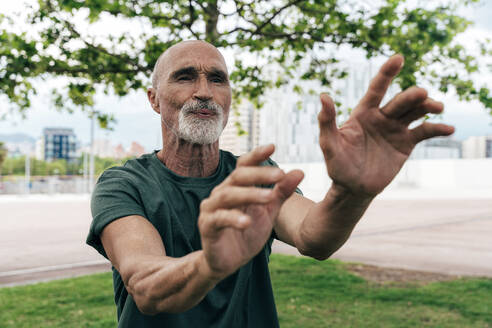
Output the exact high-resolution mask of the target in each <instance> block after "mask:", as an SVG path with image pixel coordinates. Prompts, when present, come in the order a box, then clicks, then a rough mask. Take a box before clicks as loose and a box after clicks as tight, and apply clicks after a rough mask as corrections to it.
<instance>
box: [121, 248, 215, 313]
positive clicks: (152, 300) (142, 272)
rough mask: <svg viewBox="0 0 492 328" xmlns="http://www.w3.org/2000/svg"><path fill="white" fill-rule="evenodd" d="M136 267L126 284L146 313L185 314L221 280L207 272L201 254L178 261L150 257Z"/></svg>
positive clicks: (191, 254)
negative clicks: (184, 312)
mask: <svg viewBox="0 0 492 328" xmlns="http://www.w3.org/2000/svg"><path fill="white" fill-rule="evenodd" d="M138 266H139V268H137V269H135V270H134V272H132V273H131V274H129V275H128V278H127V279H126V281H125V285H126V287H127V289H128V292H129V293H130V294H131V295H132V296H133V298H134V300H135V303H136V304H137V306H138V308H139V309H140V311H142V312H143V313H145V314H157V313H160V312H169V313H179V312H183V311H186V310H188V309H190V308H192V307H193V306H195V305H196V304H198V303H199V302H200V301H201V300H202V299H203V298H204V297H205V295H206V294H207V293H208V292H209V291H210V290H211V289H212V288H213V287H214V286H215V285H216V284H217V283H218V282H219V281H220V278H219V277H216V276H213V275H212V274H211V272H210V271H209V269H208V265H207V264H206V262H205V259H204V256H203V252H202V251H197V252H193V253H190V254H188V255H186V256H184V257H181V258H171V257H164V258H149V259H145V260H143V261H141V262H140V263H139V264H138Z"/></svg>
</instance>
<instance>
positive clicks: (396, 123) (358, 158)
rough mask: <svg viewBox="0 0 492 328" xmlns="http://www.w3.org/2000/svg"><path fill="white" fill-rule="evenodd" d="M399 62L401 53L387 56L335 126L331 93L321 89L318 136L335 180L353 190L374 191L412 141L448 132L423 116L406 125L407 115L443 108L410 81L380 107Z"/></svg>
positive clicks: (383, 183)
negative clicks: (412, 125)
mask: <svg viewBox="0 0 492 328" xmlns="http://www.w3.org/2000/svg"><path fill="white" fill-rule="evenodd" d="M402 65H403V57H402V56H401V55H395V56H393V57H391V58H390V59H388V61H387V62H386V63H385V64H384V65H383V66H382V67H381V69H380V70H379V72H378V74H377V75H376V77H375V78H374V79H373V80H372V81H371V83H370V85H369V88H368V90H367V92H366V94H365V96H364V97H363V98H362V100H361V101H360V102H359V104H358V105H357V107H356V108H355V109H354V111H353V112H352V114H351V116H350V118H349V119H348V120H347V122H345V124H343V125H342V127H340V128H337V125H336V121H335V118H336V113H335V107H334V104H333V101H332V99H331V98H330V97H329V96H328V95H325V94H322V95H321V97H320V98H321V103H322V109H321V112H320V113H319V115H318V121H319V126H320V138H319V140H320V146H321V150H322V151H323V155H324V157H325V162H326V166H327V170H328V174H329V175H330V177H331V179H332V180H333V182H334V185H335V186H338V187H342V188H344V189H346V190H348V191H349V192H351V193H354V194H364V195H368V196H375V195H376V194H378V193H380V192H381V191H382V190H383V189H384V188H385V187H386V186H387V185H388V184H389V183H390V182H391V181H392V180H393V178H394V177H395V176H396V174H397V173H398V171H399V170H400V169H401V167H402V166H403V164H404V163H405V161H406V160H407V158H408V157H409V155H410V153H411V151H412V149H413V148H414V147H415V145H416V144H417V143H419V142H420V141H422V140H425V139H429V138H432V137H436V136H447V135H450V134H452V133H453V132H454V128H453V127H452V126H449V125H445V124H434V123H429V122H424V123H422V124H420V125H419V126H417V127H415V128H413V129H409V125H410V123H412V122H413V121H415V120H418V119H420V118H422V117H423V116H425V115H426V114H428V113H441V112H442V111H443V109H444V106H443V104H442V103H441V102H438V101H435V100H433V99H431V98H429V97H428V95H427V92H426V91H425V90H424V89H422V88H418V87H411V88H409V89H407V90H405V91H403V92H401V93H399V94H398V95H396V96H395V97H394V98H393V99H392V100H391V101H389V102H388V104H386V105H385V106H383V107H380V103H381V101H382V99H383V97H384V95H385V94H386V91H387V89H388V87H389V85H390V83H391V81H392V80H393V78H394V77H395V76H396V75H397V74H398V73H399V72H400V69H401V67H402Z"/></svg>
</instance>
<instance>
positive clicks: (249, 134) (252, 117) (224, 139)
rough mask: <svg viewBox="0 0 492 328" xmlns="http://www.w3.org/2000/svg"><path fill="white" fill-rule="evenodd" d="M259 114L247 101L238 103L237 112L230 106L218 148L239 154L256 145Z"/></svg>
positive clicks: (258, 132) (257, 141)
mask: <svg viewBox="0 0 492 328" xmlns="http://www.w3.org/2000/svg"><path fill="white" fill-rule="evenodd" d="M259 115H260V113H259V111H258V110H257V109H255V108H254V106H253V105H252V104H251V103H249V102H247V101H244V102H243V103H241V104H240V105H239V107H238V110H237V112H235V111H234V110H233V109H232V108H231V111H230V113H229V120H228V122H227V125H226V127H225V128H224V131H222V134H221V136H220V139H219V145H220V148H221V149H224V150H227V151H230V152H231V153H233V154H234V155H238V156H239V155H242V154H244V153H247V152H249V151H250V150H251V149H253V148H255V147H257V146H258V143H259V134H260V131H259V119H260V116H259ZM238 126H239V127H240V129H238ZM239 131H242V134H240V133H239Z"/></svg>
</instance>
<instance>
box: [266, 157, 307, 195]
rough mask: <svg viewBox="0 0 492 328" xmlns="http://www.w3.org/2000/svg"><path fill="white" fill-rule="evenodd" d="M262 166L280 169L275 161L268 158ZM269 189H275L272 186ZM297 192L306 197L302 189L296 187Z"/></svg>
mask: <svg viewBox="0 0 492 328" xmlns="http://www.w3.org/2000/svg"><path fill="white" fill-rule="evenodd" d="M260 166H275V167H278V164H277V162H275V161H274V160H273V159H271V158H268V159H267V160H266V161H264V162H262V163H260ZM267 187H269V188H273V185H270V186H267ZM295 192H296V193H298V194H299V195H301V196H304V195H303V193H302V191H301V189H299V187H296V190H295Z"/></svg>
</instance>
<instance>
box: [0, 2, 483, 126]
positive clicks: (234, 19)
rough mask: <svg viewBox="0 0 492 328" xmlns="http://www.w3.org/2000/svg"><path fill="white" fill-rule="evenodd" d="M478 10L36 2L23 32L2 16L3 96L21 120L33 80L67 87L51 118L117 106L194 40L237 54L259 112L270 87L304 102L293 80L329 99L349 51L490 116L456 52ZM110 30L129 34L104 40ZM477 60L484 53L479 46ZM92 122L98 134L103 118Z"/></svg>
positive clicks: (238, 93) (237, 89) (470, 65)
mask: <svg viewBox="0 0 492 328" xmlns="http://www.w3.org/2000/svg"><path fill="white" fill-rule="evenodd" d="M477 1H478V0H454V1H444V2H442V3H445V4H444V5H438V6H435V7H433V8H430V9H424V8H412V7H411V6H410V5H409V4H408V2H410V1H406V0H382V1H380V2H379V5H367V4H364V3H363V2H362V1H355V0H274V1H265V0H263V1H250V0H249V1H248V0H224V1H220V0H207V1H205V0H186V1H185V0H178V1H169V0H87V1H80V0H38V4H37V5H35V6H32V7H31V8H28V9H27V10H26V12H27V15H24V16H23V17H27V18H26V20H27V25H26V28H24V30H22V28H20V27H19V25H16V24H17V21H18V19H20V18H12V17H3V18H0V19H2V20H3V26H7V28H5V29H4V30H2V31H0V67H1V71H0V93H1V94H3V95H6V96H7V97H8V98H9V100H10V102H11V103H12V104H13V110H14V111H18V110H20V111H21V112H24V111H25V110H26V109H27V108H29V107H30V105H31V100H32V97H33V95H35V94H36V93H37V92H38V89H40V86H39V85H41V84H40V83H39V81H40V80H41V81H43V80H47V79H49V78H52V77H65V78H68V79H66V81H67V82H66V84H65V86H64V87H62V88H55V89H53V90H52V92H51V93H52V96H53V102H54V104H55V105H56V106H57V108H64V109H68V110H73V109H74V108H76V107H79V108H82V109H87V108H91V107H93V106H94V105H95V95H96V93H97V92H99V91H103V92H105V93H114V94H116V95H118V96H125V95H127V94H128V93H129V92H131V91H132V90H139V89H144V88H146V87H148V86H149V84H150V79H149V77H150V74H151V72H152V69H153V66H154V63H155V62H156V60H157V58H158V56H159V54H160V53H161V52H162V51H163V50H165V49H166V48H168V47H170V46H171V45H173V44H175V43H177V42H179V41H181V40H185V39H202V40H206V41H208V42H210V43H212V44H213V45H215V46H217V47H219V48H222V49H232V50H234V51H235V52H236V53H238V54H239V55H238V56H236V58H235V64H234V69H233V70H232V73H231V81H232V82H233V87H234V88H233V92H234V99H235V100H236V101H238V100H240V99H242V98H248V99H250V100H251V101H252V102H253V103H254V104H256V105H257V107H260V106H261V96H262V95H263V94H265V92H266V90H267V89H269V88H273V87H280V86H282V85H287V84H288V85H289V86H291V87H292V88H293V91H294V92H302V88H301V87H300V86H299V85H298V84H292V83H291V81H292V80H295V79H296V78H300V79H301V80H306V81H309V80H316V81H319V82H320V83H321V85H322V86H323V87H324V88H327V89H328V90H329V88H331V87H332V86H333V81H334V80H337V79H343V78H345V77H346V76H347V71H346V70H345V69H343V67H342V65H341V63H343V62H344V60H343V58H339V57H338V56H337V51H336V49H337V47H342V46H348V47H351V48H354V49H360V50H362V51H363V52H364V53H365V54H366V56H367V58H371V57H374V56H380V55H390V54H393V53H401V54H403V55H404V56H405V59H406V62H405V66H404V68H403V70H402V72H401V74H400V75H399V77H398V78H397V82H398V83H399V84H400V86H401V87H402V88H403V89H405V88H407V87H409V86H411V85H414V84H415V83H416V82H417V81H419V82H420V81H421V80H425V81H428V82H430V83H431V84H433V85H434V86H437V87H438V88H439V89H440V90H441V91H443V92H448V91H450V90H456V92H457V94H458V95H459V97H460V98H461V99H465V100H473V99H476V100H478V101H480V102H481V103H482V104H483V105H484V107H485V108H487V109H488V110H491V113H492V95H491V93H490V91H489V89H488V88H487V86H484V85H478V84H477V83H475V82H474V81H473V74H477V73H479V72H477V71H478V70H479V64H478V62H479V61H478V59H477V58H475V57H473V56H471V55H469V54H467V52H466V51H465V48H464V47H463V46H461V45H459V44H456V42H453V40H454V38H455V37H456V35H458V34H459V33H461V32H463V31H465V29H466V28H467V27H468V26H469V25H470V22H468V21H467V20H466V19H464V18H463V17H460V16H459V15H457V14H456V13H457V12H459V10H460V9H461V8H462V7H464V6H467V5H470V3H473V2H477ZM21 16H22V15H21ZM19 17H20V16H19ZM115 21H118V22H120V23H123V24H124V25H125V26H129V27H131V30H132V32H131V33H130V32H121V33H117V34H115V33H110V32H109V31H108V32H107V33H105V31H104V26H105V24H111V23H108V22H115ZM80 22H82V23H83V24H82V23H80ZM14 26H15V27H16V28H13V27H14ZM94 26H96V27H97V33H96V32H94V29H92V30H91V29H90V28H89V27H94ZM106 26H107V25H106ZM133 27H134V28H133ZM482 55H483V56H489V57H490V56H491V55H492V52H491V51H490V50H489V49H488V48H487V45H486V44H484V45H483V49H482ZM251 58H253V59H254V60H251ZM273 63H274V65H273ZM96 114H98V116H99V119H100V122H101V124H102V125H103V126H105V125H107V123H108V122H109V121H110V120H111V118H110V117H108V116H105V115H104V114H102V113H96Z"/></svg>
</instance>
